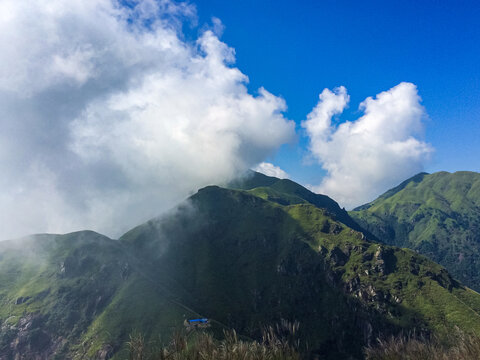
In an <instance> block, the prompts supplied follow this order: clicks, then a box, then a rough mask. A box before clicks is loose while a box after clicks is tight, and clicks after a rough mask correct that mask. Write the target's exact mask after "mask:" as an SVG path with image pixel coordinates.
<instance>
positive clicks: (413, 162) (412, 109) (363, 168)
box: [302, 83, 433, 208]
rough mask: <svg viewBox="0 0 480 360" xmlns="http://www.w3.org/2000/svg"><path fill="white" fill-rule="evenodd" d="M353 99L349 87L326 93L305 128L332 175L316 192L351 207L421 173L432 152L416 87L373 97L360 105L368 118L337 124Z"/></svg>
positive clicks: (313, 148) (315, 153)
mask: <svg viewBox="0 0 480 360" xmlns="http://www.w3.org/2000/svg"><path fill="white" fill-rule="evenodd" d="M348 100H349V97H348V95H347V93H346V89H345V88H344V87H340V88H337V89H335V90H334V92H331V91H330V90H328V89H325V90H324V91H323V92H322V94H321V95H320V101H319V103H318V104H317V106H316V107H315V108H314V109H313V111H312V112H311V113H310V114H309V115H308V116H307V120H305V121H304V122H303V123H302V126H303V127H304V128H305V129H306V132H307V134H308V136H309V137H310V151H311V153H312V155H313V156H314V157H315V158H316V159H317V160H318V161H319V163H320V164H321V165H322V167H323V168H324V169H325V170H326V171H327V174H326V176H325V178H324V179H323V180H322V182H321V183H320V184H319V185H317V186H312V188H313V190H314V191H317V192H320V193H324V194H327V195H329V196H331V197H333V198H334V199H335V200H337V201H338V202H339V203H340V204H341V205H342V206H346V207H347V208H350V207H353V206H357V205H360V204H363V203H366V202H368V201H371V200H373V199H374V198H375V197H376V196H378V195H380V194H381V193H382V192H384V191H385V190H387V189H389V188H391V187H393V186H395V185H397V184H398V183H399V182H401V181H403V180H405V179H406V178H407V177H409V176H411V175H414V174H415V173H417V172H420V171H421V170H422V169H423V164H424V163H425V161H427V160H428V158H429V155H430V153H431V152H432V151H433V149H432V147H431V146H430V145H429V144H427V143H425V142H423V141H421V140H419V138H418V137H419V136H420V135H421V131H422V118H423V117H424V116H425V112H424V109H423V107H422V106H421V105H420V100H421V99H420V97H419V95H418V93H417V88H416V86H415V85H414V84H411V83H401V84H399V85H397V86H395V87H393V88H391V89H390V90H388V91H385V92H382V93H380V94H378V95H377V96H376V98H371V97H369V98H367V99H366V100H365V101H363V102H362V103H361V104H360V109H361V110H363V111H364V115H363V116H361V117H360V118H358V119H357V120H355V121H347V122H344V123H341V124H339V125H336V124H333V123H332V116H334V115H336V114H340V113H342V112H343V110H344V108H345V107H346V106H347V103H348Z"/></svg>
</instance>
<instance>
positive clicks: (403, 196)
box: [350, 171, 480, 291]
mask: <svg viewBox="0 0 480 360" xmlns="http://www.w3.org/2000/svg"><path fill="white" fill-rule="evenodd" d="M350 215H351V216H352V217H353V218H354V219H355V220H356V221H357V222H358V223H359V224H360V225H361V226H363V227H364V228H366V229H368V230H369V231H371V232H372V233H373V234H375V235H376V236H377V237H378V238H379V239H382V241H384V242H385V243H387V244H390V245H396V246H400V247H408V248H411V249H414V250H416V251H418V252H420V253H421V254H424V255H426V256H428V257H429V258H430V259H432V260H434V261H436V262H438V263H440V264H442V265H443V266H445V267H446V268H447V269H448V270H449V271H450V272H451V274H452V275H453V276H454V277H455V278H457V279H458V280H460V281H461V282H462V283H464V284H466V285H468V286H470V287H471V288H473V289H475V290H477V291H480V174H479V173H475V172H467V171H461V172H456V173H453V174H451V173H448V172H438V173H434V174H431V175H429V174H426V173H421V174H418V175H416V176H414V177H412V178H411V179H408V180H406V181H404V182H403V183H402V184H400V185H399V186H397V187H396V188H393V189H392V190H389V191H387V192H386V193H385V194H383V195H381V196H380V197H379V198H378V199H376V200H375V201H373V202H371V203H369V204H366V205H363V206H361V207H359V208H357V209H355V210H354V211H352V212H350Z"/></svg>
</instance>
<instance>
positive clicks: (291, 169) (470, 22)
mask: <svg viewBox="0 0 480 360" xmlns="http://www.w3.org/2000/svg"><path fill="white" fill-rule="evenodd" d="M194 3H195V4H196V5H197V11H198V16H199V23H200V24H202V23H206V22H208V21H209V19H210V18H211V17H212V16H215V17H218V18H219V19H221V21H222V22H223V24H224V25H225V31H224V33H223V36H222V40H223V41H225V42H226V43H227V44H228V45H229V46H231V47H233V48H235V50H236V59H237V61H236V66H238V67H239V69H240V70H241V71H242V72H244V73H245V74H246V75H248V76H249V79H250V83H249V89H250V90H251V91H252V92H254V91H256V89H258V88H259V87H260V86H264V87H265V88H266V89H268V90H269V91H270V92H272V93H274V94H275V95H280V96H282V97H283V98H285V100H286V102H287V105H288V111H287V113H286V116H287V117H288V118H290V119H293V120H295V121H296V122H297V124H298V123H299V122H300V121H301V120H303V119H305V117H306V115H307V114H308V113H309V112H310V111H311V109H312V108H313V107H314V106H315V104H316V103H317V101H318V94H319V93H320V92H321V91H322V90H323V89H324V88H330V89H331V88H334V87H336V86H340V85H344V86H345V87H346V88H347V89H348V92H349V94H350V97H351V100H350V105H349V108H348V109H347V110H346V111H345V112H344V113H343V114H342V115H341V117H340V119H339V121H342V120H352V119H354V118H356V117H358V116H359V112H358V104H359V103H360V102H361V101H363V100H364V99H365V98H366V97H368V96H375V95H376V94H378V93H379V92H381V91H385V90H388V89H389V88H391V87H393V86H395V85H397V84H398V83H400V82H402V81H408V82H412V83H414V84H416V85H417V87H418V91H419V95H420V96H421V97H422V99H423V102H422V104H423V106H424V107H425V108H426V111H427V114H428V116H429V118H428V119H426V120H425V139H426V141H427V142H429V143H430V144H432V145H433V147H434V148H435V152H434V154H433V156H432V159H431V161H430V162H428V163H427V164H426V166H425V170H426V171H428V172H434V171H439V170H447V171H457V170H473V171H479V170H480V163H479V160H478V154H479V153H480V141H479V139H480V26H479V22H478V21H479V20H478V19H480V3H479V2H477V1H361V2H359V1H295V2H292V1H286V0H275V1H250V0H232V1H220V0H208V1H202V0H198V1H195V2H194ZM299 130H300V129H299ZM300 133H301V132H300ZM306 144H307V139H306V138H305V137H302V136H300V138H299V143H298V144H297V145H299V146H284V147H283V148H282V149H281V151H279V152H278V153H277V154H276V156H274V157H273V158H272V159H271V161H272V162H273V163H275V164H276V165H279V166H280V167H282V168H283V169H284V170H286V171H287V172H288V173H289V174H291V175H292V177H293V178H294V179H296V180H298V181H300V182H303V183H315V182H318V181H319V176H321V174H323V172H322V169H321V167H320V166H319V165H309V166H305V164H304V162H303V161H302V160H303V159H304V157H305V155H306V154H305V147H306Z"/></svg>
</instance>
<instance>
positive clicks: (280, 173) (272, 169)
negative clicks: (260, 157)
mask: <svg viewBox="0 0 480 360" xmlns="http://www.w3.org/2000/svg"><path fill="white" fill-rule="evenodd" d="M253 170H255V171H258V172H259V173H262V174H265V175H267V176H274V177H276V178H279V179H288V178H289V177H290V176H289V175H288V174H287V173H286V172H285V171H284V170H282V169H281V168H280V167H279V166H275V165H273V164H272V163H268V162H261V163H260V164H258V165H257V166H255V167H254V168H253Z"/></svg>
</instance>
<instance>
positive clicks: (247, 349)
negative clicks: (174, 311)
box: [127, 321, 300, 360]
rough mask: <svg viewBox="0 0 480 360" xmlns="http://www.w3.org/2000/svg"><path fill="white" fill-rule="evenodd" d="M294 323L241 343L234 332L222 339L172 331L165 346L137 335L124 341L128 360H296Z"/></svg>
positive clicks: (225, 334)
mask: <svg viewBox="0 0 480 360" xmlns="http://www.w3.org/2000/svg"><path fill="white" fill-rule="evenodd" d="M297 329H298V323H289V322H286V321H283V322H282V323H281V324H277V325H276V326H270V327H267V328H265V329H264V330H263V331H262V338H261V340H260V341H254V340H241V339H240V338H239V336H238V335H237V333H236V332H235V330H231V331H224V334H223V335H224V336H223V339H222V340H217V339H215V338H214V337H213V336H212V335H211V334H209V333H207V332H203V331H202V332H194V333H187V332H185V331H183V332H175V333H174V334H173V336H172V337H171V339H170V341H169V342H168V344H167V345H166V346H165V345H160V346H158V345H156V344H147V343H146V341H145V337H144V336H143V335H142V334H141V333H138V332H135V333H133V334H131V335H130V340H129V341H128V342H127V345H128V353H129V359H131V360H166V359H171V360H200V359H201V360H299V359H300V354H299V352H298V347H299V341H298V339H297V340H295V332H296V330H297Z"/></svg>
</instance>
